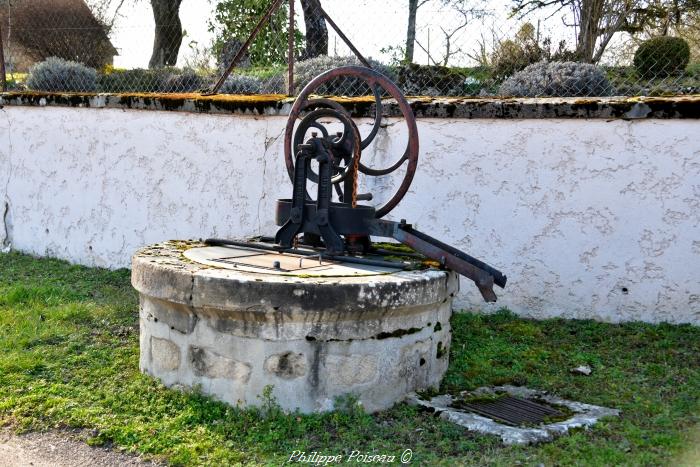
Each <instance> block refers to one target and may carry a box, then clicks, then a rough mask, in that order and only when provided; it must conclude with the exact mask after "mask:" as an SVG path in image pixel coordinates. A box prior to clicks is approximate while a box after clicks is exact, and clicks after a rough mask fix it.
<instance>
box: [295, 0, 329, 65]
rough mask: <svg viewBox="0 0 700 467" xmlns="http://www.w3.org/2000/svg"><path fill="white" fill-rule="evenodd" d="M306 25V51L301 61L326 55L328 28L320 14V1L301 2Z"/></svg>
mask: <svg viewBox="0 0 700 467" xmlns="http://www.w3.org/2000/svg"><path fill="white" fill-rule="evenodd" d="M301 9H302V10H303V11H304V24H305V25H306V49H305V50H304V53H303V54H302V56H301V59H302V60H307V59H309V58H314V57H318V56H319V55H328V28H327V27H326V19H325V18H324V17H323V15H322V14H321V0H301Z"/></svg>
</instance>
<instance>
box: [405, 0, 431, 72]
mask: <svg viewBox="0 0 700 467" xmlns="http://www.w3.org/2000/svg"><path fill="white" fill-rule="evenodd" d="M428 1H429V0H408V27H407V28H406V54H405V55H404V61H405V62H406V63H412V62H413V51H414V49H415V44H416V16H417V15H418V9H419V8H420V7H422V6H423V5H425V4H426V3H427V2H428Z"/></svg>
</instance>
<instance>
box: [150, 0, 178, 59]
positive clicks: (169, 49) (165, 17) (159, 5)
mask: <svg viewBox="0 0 700 467" xmlns="http://www.w3.org/2000/svg"><path fill="white" fill-rule="evenodd" d="M150 1H151V8H152V9H153V18H154V19H155V22H156V31H155V39H154V40H153V54H152V55H151V60H149V62H148V67H149V68H158V67H163V66H175V64H176V63H177V54H178V52H179V51H180V45H181V44H182V23H180V15H179V11H180V3H182V0H150Z"/></svg>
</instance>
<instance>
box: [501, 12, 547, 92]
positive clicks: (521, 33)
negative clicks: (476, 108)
mask: <svg viewBox="0 0 700 467" xmlns="http://www.w3.org/2000/svg"><path fill="white" fill-rule="evenodd" d="M548 49H549V39H547V43H546V44H543V45H540V43H539V40H538V37H537V34H536V32H535V27H534V26H533V25H532V24H530V23H525V24H523V25H522V26H521V27H520V29H519V30H518V32H517V34H516V35H515V38H513V39H506V40H504V41H502V42H500V43H499V44H498V45H497V46H496V48H495V49H494V51H493V54H492V55H491V63H492V66H493V74H494V76H495V77H496V78H497V79H499V80H501V79H504V78H506V77H507V76H510V75H512V74H513V73H516V72H518V71H520V70H522V69H524V68H525V67H526V66H528V65H531V64H533V63H537V62H539V61H541V60H545V59H547V58H548V53H549V50H548Z"/></svg>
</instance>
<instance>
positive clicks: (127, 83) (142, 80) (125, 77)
mask: <svg viewBox="0 0 700 467" xmlns="http://www.w3.org/2000/svg"><path fill="white" fill-rule="evenodd" d="M172 75H173V71H172V70H171V69H169V68H154V69H150V70H146V69H142V68H136V69H133V70H114V71H112V72H110V73H105V74H103V75H100V89H101V90H102V92H163V91H165V88H166V82H167V80H168V79H169V78H171V77H172Z"/></svg>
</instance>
